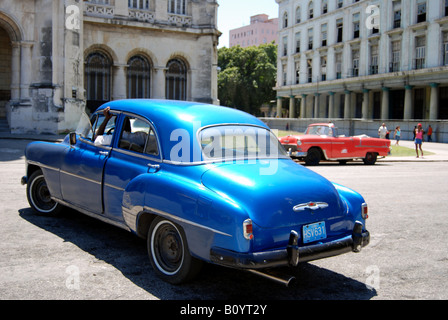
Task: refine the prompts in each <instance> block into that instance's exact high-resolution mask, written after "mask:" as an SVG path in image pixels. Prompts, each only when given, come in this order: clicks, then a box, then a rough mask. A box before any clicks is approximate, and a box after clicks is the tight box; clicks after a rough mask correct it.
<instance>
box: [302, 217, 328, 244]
mask: <svg viewBox="0 0 448 320" xmlns="http://www.w3.org/2000/svg"><path fill="white" fill-rule="evenodd" d="M326 237H327V231H326V230H325V222H323V221H322V222H317V223H312V224H307V225H305V226H303V243H309V242H313V241H317V240H321V239H325V238H326Z"/></svg>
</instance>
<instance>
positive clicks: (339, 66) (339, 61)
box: [336, 53, 342, 79]
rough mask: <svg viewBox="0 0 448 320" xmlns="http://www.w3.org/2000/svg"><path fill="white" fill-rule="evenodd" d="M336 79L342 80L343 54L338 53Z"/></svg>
mask: <svg viewBox="0 0 448 320" xmlns="http://www.w3.org/2000/svg"><path fill="white" fill-rule="evenodd" d="M336 79H342V53H336Z"/></svg>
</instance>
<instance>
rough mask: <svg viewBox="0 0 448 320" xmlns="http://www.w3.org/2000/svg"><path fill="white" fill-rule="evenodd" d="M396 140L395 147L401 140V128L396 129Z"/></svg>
mask: <svg viewBox="0 0 448 320" xmlns="http://www.w3.org/2000/svg"><path fill="white" fill-rule="evenodd" d="M394 139H395V140H396V141H395V145H396V146H398V144H399V142H400V139H401V129H400V126H398V127H396V128H395V132H394Z"/></svg>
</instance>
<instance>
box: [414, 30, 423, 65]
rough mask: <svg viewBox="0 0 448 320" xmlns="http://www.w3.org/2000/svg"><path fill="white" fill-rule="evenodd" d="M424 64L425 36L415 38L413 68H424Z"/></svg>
mask: <svg viewBox="0 0 448 320" xmlns="http://www.w3.org/2000/svg"><path fill="white" fill-rule="evenodd" d="M425 65H426V37H417V38H415V63H414V69H424V68H425Z"/></svg>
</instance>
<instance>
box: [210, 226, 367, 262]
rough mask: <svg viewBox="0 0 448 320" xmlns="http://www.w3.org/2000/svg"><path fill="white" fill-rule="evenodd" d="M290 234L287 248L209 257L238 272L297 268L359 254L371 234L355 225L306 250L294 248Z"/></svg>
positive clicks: (214, 251) (218, 250)
mask: <svg viewBox="0 0 448 320" xmlns="http://www.w3.org/2000/svg"><path fill="white" fill-rule="evenodd" d="M293 233H295V231H292V232H291V236H290V241H289V245H288V247H287V248H285V249H280V250H272V251H262V252H253V253H240V252H234V251H231V250H227V249H223V248H217V247H213V248H212V249H211V250H210V257H211V261H212V262H213V263H216V264H219V265H222V266H227V267H233V268H240V269H262V268H273V267H283V266H297V264H298V263H299V262H307V261H312V260H317V259H322V258H328V257H332V256H336V255H340V254H343V253H347V252H350V251H352V252H359V251H360V250H361V248H362V247H365V246H367V245H368V244H369V242H370V233H369V232H368V231H364V232H362V224H361V223H357V224H356V225H355V228H354V229H353V234H352V235H350V236H346V237H344V238H340V239H337V240H334V241H330V242H326V243H318V244H314V245H310V246H305V247H298V246H297V238H298V237H297V234H295V235H294V234H293Z"/></svg>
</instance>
